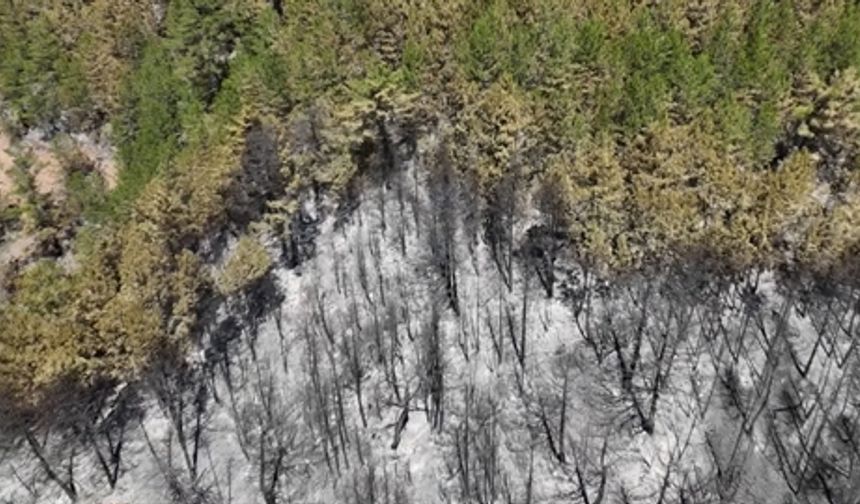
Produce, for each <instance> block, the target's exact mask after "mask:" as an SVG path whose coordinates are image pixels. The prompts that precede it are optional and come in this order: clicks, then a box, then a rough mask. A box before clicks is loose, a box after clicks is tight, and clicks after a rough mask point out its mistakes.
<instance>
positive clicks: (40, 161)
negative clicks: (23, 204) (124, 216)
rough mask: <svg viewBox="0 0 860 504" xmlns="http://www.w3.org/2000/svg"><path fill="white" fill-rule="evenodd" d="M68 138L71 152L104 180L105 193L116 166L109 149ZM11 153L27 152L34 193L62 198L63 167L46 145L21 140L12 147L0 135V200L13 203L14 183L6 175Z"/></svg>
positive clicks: (87, 140)
mask: <svg viewBox="0 0 860 504" xmlns="http://www.w3.org/2000/svg"><path fill="white" fill-rule="evenodd" d="M71 138H72V142H73V143H72V145H73V148H76V149H78V151H79V152H80V153H81V154H82V155H83V156H84V157H85V158H86V159H87V160H89V162H90V163H92V166H93V167H94V168H95V170H96V171H97V172H98V173H99V174H100V175H101V176H102V178H103V179H104V182H105V187H106V188H107V189H108V190H110V189H113V188H114V187H116V183H117V165H116V162H115V160H114V152H113V149H111V148H110V146H106V145H103V144H101V143H97V142H95V141H93V140H92V139H91V138H90V137H89V136H87V135H82V134H76V135H72V137H71ZM13 149H20V150H21V151H27V150H29V151H30V152H31V153H32V154H33V157H34V158H35V161H36V163H35V166H34V167H33V174H34V183H35V185H36V191H38V192H39V193H40V194H44V195H48V196H51V197H52V198H55V199H60V198H62V197H64V196H65V187H64V184H63V181H64V179H65V174H64V173H63V166H62V164H61V163H60V161H59V160H58V159H57V157H56V156H55V155H54V149H53V148H52V146H51V144H50V143H48V142H45V141H44V140H41V139H38V138H34V137H25V138H24V139H23V140H21V141H20V142H19V143H17V144H16V145H14V146H13V144H12V139H11V138H10V137H9V136H8V135H6V134H5V133H2V132H0V197H3V198H6V199H7V200H8V199H11V200H14V198H15V195H14V192H15V181H14V179H13V177H12V174H11V172H10V170H11V169H12V166H13V165H14V163H15V158H14V156H13V152H12V151H13Z"/></svg>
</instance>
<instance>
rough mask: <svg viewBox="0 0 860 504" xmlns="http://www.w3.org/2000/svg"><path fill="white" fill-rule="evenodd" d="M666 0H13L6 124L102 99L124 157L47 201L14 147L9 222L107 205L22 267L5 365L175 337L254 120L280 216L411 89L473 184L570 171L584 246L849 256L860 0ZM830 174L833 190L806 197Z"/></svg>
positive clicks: (342, 187)
mask: <svg viewBox="0 0 860 504" xmlns="http://www.w3.org/2000/svg"><path fill="white" fill-rule="evenodd" d="M658 4H659V5H645V4H643V3H641V2H632V3H624V2H604V1H599V0H584V1H582V2H570V1H564V0H548V1H545V2H532V1H521V0H516V1H514V0H488V1H483V2H469V1H466V0H450V1H433V2H417V1H413V0H397V1H388V0H367V1H357V0H356V1H353V0H323V1H315V0H284V2H283V7H284V11H285V12H286V13H288V15H285V16H283V17H282V16H279V15H277V14H276V13H275V12H274V10H273V8H272V5H271V2H266V1H262V0H260V1H257V0H254V1H245V0H226V1H221V0H218V1H216V0H175V1H171V2H168V3H167V4H166V12H165V15H164V17H163V19H156V17H157V16H156V14H155V13H154V12H153V11H152V9H151V4H150V3H149V2H137V1H134V0H117V1H113V0H111V1H108V0H92V1H87V2H77V1H75V2H49V1H47V0H41V1H35V2H23V1H21V0H7V1H6V3H4V4H3V5H4V7H3V9H2V10H0V61H2V64H0V98H2V104H3V108H4V110H3V114H4V118H5V120H6V122H9V123H10V124H9V126H11V129H12V130H14V132H16V133H22V132H24V131H26V130H27V129H29V128H32V127H39V126H59V127H60V128H61V129H65V130H78V131H80V130H84V131H89V132H92V131H95V130H96V129H97V128H99V127H100V126H103V125H104V123H106V122H109V123H110V124H111V126H112V131H113V135H114V142H115V144H116V147H117V152H118V158H119V162H120V163H119V164H120V166H121V170H120V174H119V183H118V186H117V187H116V188H115V189H114V190H113V191H112V192H106V191H105V190H104V187H103V183H102V180H101V178H100V177H99V176H98V175H97V174H95V173H91V172H88V171H86V170H72V171H70V172H69V173H68V177H67V181H66V190H67V191H66V192H67V193H68V198H67V199H66V200H65V201H64V202H52V201H49V200H47V199H46V198H45V197H43V196H40V195H38V194H37V191H36V190H35V185H34V180H33V175H34V174H33V173H32V168H33V166H32V164H33V161H32V160H31V159H28V158H26V157H22V158H20V159H19V161H18V162H17V163H16V166H15V167H14V171H15V172H16V174H17V175H16V179H17V185H18V197H17V198H18V199H17V200H16V201H15V202H14V204H12V202H11V201H10V202H9V204H6V205H5V206H3V208H4V210H3V214H4V215H3V216H2V217H0V220H3V221H4V224H3V225H4V227H10V226H13V225H14V224H15V223H14V220H15V219H17V218H18V216H20V217H21V219H22V221H23V227H24V228H25V229H26V230H32V231H44V230H45V229H47V228H48V227H53V226H59V225H60V224H62V225H63V226H67V227H71V226H73V225H74V224H75V223H77V222H79V221H81V220H83V221H86V222H90V223H93V221H95V222H94V223H93V224H94V225H93V226H92V227H89V228H87V227H85V228H83V229H81V230H77V231H78V232H79V238H78V241H77V243H76V245H75V251H76V254H77V256H78V257H77V259H78V261H77V262H78V263H79V264H80V269H79V270H78V271H74V272H66V271H63V270H61V269H60V268H59V267H57V266H56V264H54V263H37V265H35V266H34V267H32V268H28V269H27V270H26V271H25V272H23V273H22V275H21V276H20V277H19V278H18V279H17V280H16V282H17V283H16V285H17V291H16V292H15V293H14V295H13V297H12V299H11V301H10V302H9V303H7V304H6V305H4V306H3V307H2V309H0V382H2V384H10V385H9V386H11V387H13V388H16V390H19V391H21V392H22V393H29V392H32V391H33V389H34V388H39V387H41V386H45V385H46V384H49V383H51V381H52V380H57V379H59V378H60V377H64V378H67V377H69V376H74V377H76V378H78V379H80V380H81V381H82V382H86V381H87V380H91V379H92V378H93V377H95V376H99V375H103V376H111V377H121V376H130V375H133V373H134V372H136V370H139V369H140V368H141V366H145V364H146V362H147V357H148V356H149V355H150V354H151V352H153V351H155V350H156V349H157V348H158V347H159V345H166V344H170V345H180V347H181V344H182V342H183V341H185V340H188V338H187V336H188V335H190V334H192V332H193V330H194V324H195V323H196V318H195V314H196V310H195V308H196V304H197V303H198V302H199V300H200V296H202V292H203V291H205V289H206V287H207V286H206V283H207V280H206V278H205V275H203V274H202V271H203V270H202V269H201V268H200V265H199V259H198V258H197V257H196V256H195V254H194V253H193V252H192V251H193V250H196V249H197V247H198V245H199V242H200V240H201V239H203V238H204V237H206V236H207V233H209V232H211V231H212V230H213V229H219V226H223V225H224V223H225V220H226V218H227V217H226V215H227V213H226V211H225V208H224V207H225V204H226V203H225V201H226V196H225V194H227V193H228V192H229V189H230V187H231V184H232V183H233V182H235V180H236V178H237V177H236V174H237V171H238V170H239V169H240V167H241V165H242V152H243V150H244V148H245V147H246V146H245V136H246V132H247V129H248V127H249V125H250V124H254V123H258V124H259V123H260V122H264V123H265V124H267V125H271V128H272V130H273V132H275V133H274V134H273V137H274V138H276V139H277V140H276V142H277V145H276V148H277V150H278V151H279V152H278V154H279V155H280V156H281V158H280V159H282V160H283V176H284V180H285V181H286V182H285V184H286V187H285V188H284V191H283V192H284V193H285V194H286V196H284V197H283V199H282V200H278V201H277V202H267V203H270V207H271V208H280V209H282V210H284V215H279V216H277V217H276V218H274V217H272V216H271V215H269V216H267V217H269V218H270V220H278V219H280V220H281V221H282V222H287V220H288V218H289V217H290V216H289V215H288V214H289V212H290V211H291V210H292V209H294V208H295V204H296V201H295V199H294V198H295V197H296V196H297V195H300V194H301V193H302V191H304V190H306V189H307V188H309V187H314V188H315V189H316V190H323V191H330V192H331V193H334V195H335V196H340V195H342V194H344V193H345V192H346V190H347V189H348V188H350V187H352V186H353V185H354V182H355V180H356V179H357V177H360V176H361V175H362V173H361V169H362V167H363V165H362V163H361V162H360V159H359V157H360V155H359V154H357V153H359V152H360V151H361V150H362V148H364V147H366V146H367V145H368V143H367V142H368V139H372V138H373V137H374V135H376V134H378V121H379V119H380V118H382V119H385V120H386V121H389V120H391V121H397V120H401V119H403V118H410V120H411V117H412V114H413V113H414V114H415V115H416V116H417V115H421V114H418V112H421V113H422V114H424V113H426V114H424V117H437V118H440V119H443V120H442V121H440V123H443V124H444V123H447V122H450V123H451V127H450V130H448V128H447V126H446V127H443V129H445V131H444V133H445V134H446V135H447V134H449V133H450V135H451V142H452V144H453V146H454V147H455V148H453V149H452V158H453V161H454V162H455V163H456V165H457V168H458V169H459V173H461V174H464V175H465V176H468V177H470V179H471V180H472V181H473V182H475V184H476V185H477V186H478V187H479V189H480V190H481V191H482V192H483V194H484V195H486V194H489V193H490V192H491V191H493V190H494V188H495V187H496V186H497V185H498V183H499V181H500V180H509V178H510V177H512V176H515V177H520V179H518V183H520V184H522V185H523V186H527V185H529V184H532V183H533V181H535V180H543V181H544V183H546V184H551V185H552V186H553V187H554V189H557V193H554V195H553V201H554V203H553V207H554V208H556V209H558V212H559V214H562V215H560V216H559V220H560V222H564V225H565V226H566V228H567V230H568V233H569V237H570V238H571V239H572V240H573V242H574V243H575V244H576V245H577V248H576V253H577V254H580V256H581V258H583V259H585V260H587V261H589V262H591V263H594V264H600V265H603V266H606V267H612V268H625V267H632V266H634V265H635V264H637V261H643V260H645V259H647V258H649V257H655V256H662V255H665V254H670V253H672V251H674V250H687V247H697V246H699V247H705V248H708V249H709V250H716V251H718V252H719V254H721V255H723V256H725V257H726V258H727V259H728V260H730V261H732V262H733V263H736V264H739V265H750V264H770V263H768V261H774V260H775V259H774V258H775V257H777V252H783V251H778V250H777V249H778V246H777V245H776V244H778V243H783V242H786V241H788V240H789V238H790V239H794V240H801V238H797V237H803V238H802V239H803V240H805V242H803V243H802V244H799V245H796V248H797V250H798V251H800V252H802V253H803V254H804V257H815V256H816V254H819V255H820V256H821V257H829V258H833V257H843V256H845V255H846V254H848V251H849V250H852V249H851V248H850V247H848V246H847V245H845V243H842V242H844V240H846V239H847V238H843V236H849V235H850V236H854V235H856V232H855V233H854V234H853V235H851V234H850V233H849V231H850V230H851V229H853V228H856V222H857V217H856V216H857V215H858V214H860V212H858V211H857V210H856V208H860V207H858V205H857V203H856V202H855V200H856V195H855V194H854V193H855V192H856V187H857V182H858V179H857V175H856V165H857V163H858V162H860V161H858V160H860V142H858V141H857V132H858V131H860V121H859V120H858V119H857V117H858V112H857V111H858V110H860V105H858V104H860V98H858V96H860V91H858V89H860V86H858V84H857V79H856V71H857V70H858V66H860V6H858V5H857V3H856V2H853V1H850V0H835V1H833V2H825V3H815V5H814V6H811V5H807V4H808V2H772V1H767V0H752V1H750V2H704V3H703V4H702V5H700V6H697V7H696V8H693V7H691V6H690V5H687V4H686V3H685V2H658ZM403 120H405V119H403ZM423 121H424V122H428V120H426V119H424V120H423ZM48 129H50V128H48ZM778 146H779V147H780V148H779V149H777V147H778ZM786 147H788V148H786ZM807 150H808V151H809V152H808V153H807V152H806V151H807ZM834 153H835V154H834ZM822 158H823V159H822ZM511 174H514V175H511ZM823 182H827V183H828V184H830V185H829V186H828V187H830V189H831V191H833V193H834V195H835V197H834V198H832V199H833V201H830V202H828V204H827V206H821V207H815V201H816V200H815V199H814V198H811V194H812V192H813V191H814V190H815V188H816V187H818V186H820V185H821V184H822V183H823ZM10 199H13V198H10ZM556 200H557V201H556ZM55 214H56V215H55ZM819 214H820V215H819ZM810 215H813V216H815V217H814V218H813V217H809V216H810ZM118 216H119V217H121V218H118V219H117V218H116V217H118ZM80 217H82V218H80ZM829 217H832V219H830V220H828V218H829ZM799 222H803V223H807V224H799ZM102 235H103V236H102ZM792 243H796V242H792ZM792 246H794V245H792ZM800 252H798V253H799V254H800ZM270 267H271V258H269V257H268V255H267V254H266V252H265V250H264V249H263V247H262V246H261V245H260V244H259V243H257V242H256V241H254V240H253V239H251V238H249V237H247V236H246V237H244V238H242V239H241V240H240V241H239V244H238V247H237V249H236V252H235V254H234V256H233V257H231V258H230V259H229V260H228V262H227V264H226V265H225V267H224V270H223V272H222V273H221V275H220V276H219V277H218V280H217V282H216V287H217V288H218V289H219V290H220V291H221V292H222V293H223V294H233V293H236V292H238V291H240V290H242V289H243V288H245V287H246V286H248V285H250V284H252V283H253V282H255V281H256V280H258V279H259V278H261V277H262V275H264V274H265V273H266V272H267V271H268V269H269V268H270ZM45 285H56V286H57V290H56V292H55V293H54V294H51V293H49V292H45V287H44V286H45ZM25 395H26V394H25Z"/></svg>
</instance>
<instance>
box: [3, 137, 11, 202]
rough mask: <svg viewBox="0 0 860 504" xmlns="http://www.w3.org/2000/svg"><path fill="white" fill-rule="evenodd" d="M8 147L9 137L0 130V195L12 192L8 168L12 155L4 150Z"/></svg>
mask: <svg viewBox="0 0 860 504" xmlns="http://www.w3.org/2000/svg"><path fill="white" fill-rule="evenodd" d="M8 148H9V137H8V136H6V135H5V134H4V133H3V132H0V197H3V196H8V195H10V194H11V193H12V189H13V187H14V183H13V181H12V177H11V175H9V168H10V167H11V166H12V163H13V159H12V156H10V155H9V153H8V152H6V149H8Z"/></svg>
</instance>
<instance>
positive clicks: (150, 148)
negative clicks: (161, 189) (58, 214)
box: [111, 43, 193, 208]
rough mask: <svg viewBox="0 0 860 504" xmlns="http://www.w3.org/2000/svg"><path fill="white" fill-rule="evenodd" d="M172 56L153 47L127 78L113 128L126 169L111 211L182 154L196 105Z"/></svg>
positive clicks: (146, 49) (113, 198) (155, 46)
mask: <svg viewBox="0 0 860 504" xmlns="http://www.w3.org/2000/svg"><path fill="white" fill-rule="evenodd" d="M171 63H172V60H171V58H170V54H169V52H168V51H167V50H166V49H165V48H164V47H161V46H160V45H159V44H157V43H151V44H150V45H148V46H147V47H146V48H145V49H144V52H143V58H142V60H141V62H140V65H139V66H138V68H136V69H135V70H134V71H133V72H132V73H131V74H130V75H129V76H128V78H127V80H126V82H125V86H124V91H123V96H122V100H121V103H122V106H121V108H122V114H121V115H120V116H119V117H118V118H117V119H116V121H115V122H114V127H115V131H116V143H117V146H118V153H119V158H120V160H121V161H122V163H123V169H122V171H121V172H120V177H119V184H118V186H117V188H116V189H115V190H114V192H113V194H111V205H112V206H113V207H114V208H121V207H122V206H123V205H124V204H126V203H128V202H130V201H132V200H133V199H134V198H135V197H136V196H137V195H138V194H139V193H140V191H141V190H142V189H143V186H144V185H145V184H146V183H147V182H148V181H149V180H150V179H151V178H152V177H153V176H154V175H155V174H157V173H158V172H159V171H162V170H164V169H165V167H166V166H167V165H168V163H169V162H170V160H171V159H172V158H173V156H174V155H175V154H176V151H177V149H178V148H179V142H180V133H181V124H182V123H181V120H182V115H181V114H182V112H183V109H184V108H187V107H189V105H191V104H192V103H193V100H192V97H191V96H190V89H189V87H188V85H187V83H185V82H183V81H182V80H181V79H179V78H178V77H177V76H176V75H175V74H174V73H173V71H172V64H171Z"/></svg>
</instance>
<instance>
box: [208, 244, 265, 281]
mask: <svg viewBox="0 0 860 504" xmlns="http://www.w3.org/2000/svg"><path fill="white" fill-rule="evenodd" d="M271 266H272V258H271V257H270V256H269V253H268V252H266V249H265V248H263V246H262V245H261V244H260V242H258V241H257V240H255V239H254V238H251V237H249V236H243V237H242V238H240V239H239V242H238V243H237V244H236V249H235V250H234V251H233V254H232V255H231V256H230V258H229V259H227V263H226V264H225V265H224V269H223V270H222V271H221V274H220V275H219V276H218V279H217V281H216V285H217V286H218V290H219V291H220V292H221V293H222V294H224V295H230V294H235V293H237V292H239V291H241V290H243V289H246V288H248V287H249V286H251V285H253V284H254V282H256V281H257V280H259V279H260V278H262V277H263V276H264V275H265V274H266V273H268V272H269V269H270V268H271Z"/></svg>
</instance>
